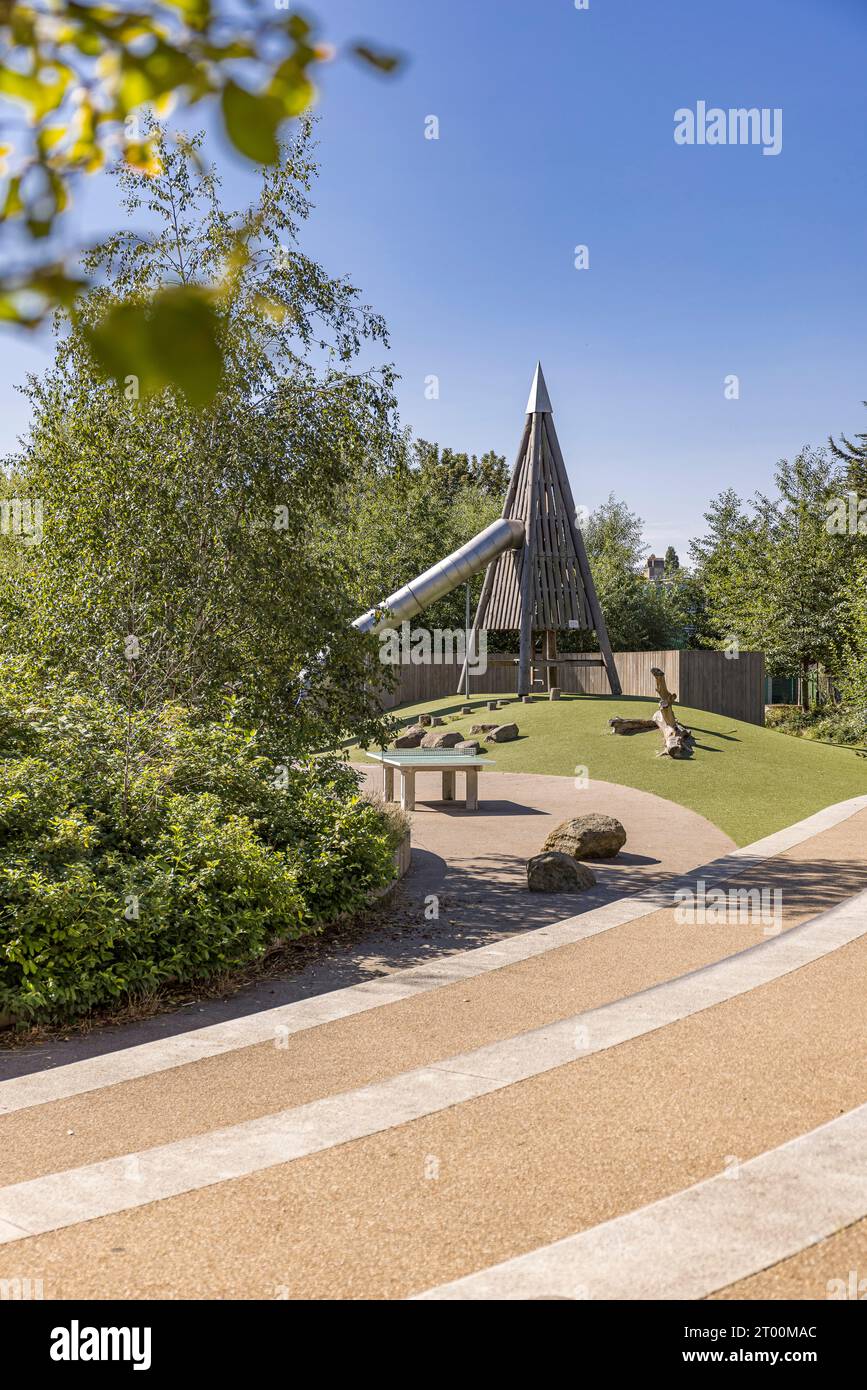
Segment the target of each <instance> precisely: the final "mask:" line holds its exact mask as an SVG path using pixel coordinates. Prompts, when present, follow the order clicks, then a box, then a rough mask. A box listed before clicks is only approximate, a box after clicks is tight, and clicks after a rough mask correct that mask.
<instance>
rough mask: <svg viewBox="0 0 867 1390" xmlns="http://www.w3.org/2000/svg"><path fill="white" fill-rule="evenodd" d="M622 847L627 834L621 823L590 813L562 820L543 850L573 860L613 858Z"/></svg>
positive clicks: (609, 817)
mask: <svg viewBox="0 0 867 1390" xmlns="http://www.w3.org/2000/svg"><path fill="white" fill-rule="evenodd" d="M625 844H626V831H625V830H624V829H623V826H622V825H621V824H620V821H619V820H615V819H614V817H613V816H602V815H599V813H598V812H596V811H592V812H591V813H590V815H587V816H573V817H572V819H571V820H564V821H562V822H561V823H560V825H558V826H557V828H556V830H552V831H551V834H550V835H549V836H548V838H547V840H546V841H545V843H544V845H543V846H542V848H543V850H549V849H550V850H558V851H560V852H562V853H563V854H571V855H572V857H573V859H613V858H614V856H615V854H618V853H619V851H620V850H622V848H623V846H624V845H625Z"/></svg>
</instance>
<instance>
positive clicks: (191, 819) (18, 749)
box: [0, 666, 396, 1020]
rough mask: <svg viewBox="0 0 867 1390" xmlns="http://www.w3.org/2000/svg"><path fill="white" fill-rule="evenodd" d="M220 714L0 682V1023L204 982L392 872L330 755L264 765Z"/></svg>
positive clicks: (369, 817)
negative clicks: (154, 714)
mask: <svg viewBox="0 0 867 1390" xmlns="http://www.w3.org/2000/svg"><path fill="white" fill-rule="evenodd" d="M233 716H234V711H233V710H232V708H231V707H230V708H229V709H228V711H227V714H226V717H225V718H224V719H223V721H222V722H220V723H209V724H206V723H202V722H196V721H195V720H194V719H192V718H191V717H190V715H189V713H188V712H187V711H186V710H185V709H183V708H182V707H181V706H179V705H172V704H169V705H166V706H165V707H164V709H163V710H162V711H161V714H160V717H159V719H158V720H154V719H153V718H149V719H144V718H141V717H139V716H130V715H129V714H128V713H127V712H126V711H124V710H123V709H122V708H120V707H119V706H116V705H112V704H109V703H108V702H106V701H102V702H100V701H98V700H96V699H94V698H92V697H87V696H84V695H81V694H76V693H75V691H74V688H73V686H72V684H71V683H66V684H63V683H58V684H56V685H54V686H51V687H48V688H46V689H44V690H43V691H41V692H40V693H39V695H38V698H34V696H33V692H32V689H31V688H29V686H28V683H27V682H25V681H23V680H22V679H21V678H20V673H19V674H17V675H16V673H14V672H12V671H11V670H10V668H9V667H8V666H7V667H6V668H5V670H4V671H3V672H2V676H0V1013H2V1012H8V1013H12V1014H13V1015H15V1016H16V1017H19V1018H32V1019H39V1020H43V1019H46V1020H47V1019H66V1018H70V1017H73V1016H76V1015H81V1014H84V1013H87V1012H89V1011H90V1010H92V1009H94V1008H98V1007H104V1006H106V1005H108V1004H111V1003H118V1002H124V1001H126V1000H127V999H129V998H130V997H132V996H135V995H141V994H143V993H147V992H152V991H153V990H155V989H157V988H158V987H159V986H161V985H163V984H165V983H166V982H169V981H179V982H182V981H187V982H189V981H197V980H198V981H204V980H208V979H213V978H214V977H217V976H220V975H222V974H224V973H226V972H228V971H231V970H233V969H236V968H237V967H239V966H241V965H243V964H245V963H247V962H250V961H253V960H255V959H257V958H259V957H261V956H262V955H263V954H264V953H265V951H266V950H267V949H268V948H269V947H270V946H272V945H273V944H275V943H277V942H279V941H285V940H289V939H291V938H294V937H299V936H301V935H303V934H305V933H309V932H314V931H317V930H318V929H319V928H320V927H321V925H322V924H323V923H325V922H327V921H328V920H330V919H333V918H334V917H335V916H336V915H338V914H339V913H341V912H344V911H347V910H351V909H353V908H356V907H358V906H359V905H361V904H362V903H363V902H364V901H365V900H366V898H367V896H368V894H369V893H370V892H371V891H372V890H374V889H376V888H378V887H380V886H382V885H384V884H386V883H388V881H389V880H390V878H391V877H392V875H393V867H392V851H393V848H394V845H395V839H396V830H395V827H394V825H393V824H392V823H391V822H390V821H389V820H388V819H387V818H386V817H385V816H384V814H383V813H382V811H381V810H379V809H377V808H376V807H375V806H374V805H372V804H371V803H369V802H367V801H364V800H363V799H362V798H361V797H360V795H359V792H358V785H357V780H356V777H355V775H354V774H353V773H352V771H351V770H350V769H349V768H348V767H346V765H345V764H341V763H338V762H335V761H334V760H330V759H320V760H315V761H308V762H299V763H294V764H292V765H288V764H287V765H280V764H278V765H276V766H275V764H274V762H273V761H272V760H271V759H269V758H266V757H264V756H263V755H262V752H261V748H260V745H259V742H258V739H257V736H256V734H255V733H254V732H252V731H250V730H248V729H244V728H242V727H239V726H238V724H237V723H236V720H235V718H234V717H233Z"/></svg>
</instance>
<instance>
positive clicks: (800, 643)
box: [693, 449, 851, 709]
mask: <svg viewBox="0 0 867 1390" xmlns="http://www.w3.org/2000/svg"><path fill="white" fill-rule="evenodd" d="M774 481H775V483H776V486H777V496H775V497H768V496H765V495H763V494H759V495H758V496H757V497H756V499H755V504H754V512H753V515H752V516H747V515H745V514H744V512H743V510H742V508H741V503H740V501H739V499H738V498H736V497H735V495H734V494H733V493H731V492H728V493H724V494H723V495H722V496H721V497H720V498H719V499H717V502H716V503H715V504H713V505H712V507H711V511H710V512H709V513H708V514H707V516H708V519H709V520H710V522H711V532H710V535H709V536H707V537H705V538H704V539H703V540H702V541H700V542H697V543H695V544H694V546H693V552H694V553H695V554H696V555H697V556H698V558H699V561H700V565H701V577H702V579H703V582H704V584H705V587H706V591H707V595H708V609H709V616H710V619H711V623H712V625H713V627H714V628H715V630H716V632H717V633H718V634H719V636H720V638H721V640H723V641H728V640H731V639H732V638H734V639H736V640H737V641H738V642H739V643H740V645H741V646H744V647H749V648H753V649H755V650H757V651H764V653H765V656H766V659H767V664H768V671H769V673H770V674H771V675H797V676H798V677H799V679H800V692H801V694H800V699H801V704H802V706H803V708H804V709H808V708H809V694H808V691H809V685H808V679H809V674H810V669H811V667H813V666H815V665H819V664H821V665H822V666H824V667H826V668H827V669H828V670H829V671H831V672H832V673H834V672H837V671H838V670H839V668H840V660H841V654H842V651H843V648H844V645H845V637H846V631H847V608H848V603H849V598H848V583H847V579H848V575H849V573H850V570H851V548H850V547H847V546H846V545H840V544H839V541H840V540H841V538H840V537H837V536H833V535H830V534H829V533H828V530H827V529H826V525H825V522H826V517H827V510H826V505H825V504H826V500H827V498H828V496H829V495H830V494H831V492H832V491H833V488H834V473H833V466H832V464H831V462H830V460H829V459H828V457H827V455H826V454H825V453H824V451H822V450H812V449H805V450H803V451H802V452H801V453H800V454H799V455H798V456H797V457H796V458H795V459H794V460H792V461H791V462H790V461H788V460H786V459H783V460H781V462H780V463H779V464H778V466H777V469H776V472H775V475H774Z"/></svg>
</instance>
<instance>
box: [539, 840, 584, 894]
mask: <svg viewBox="0 0 867 1390" xmlns="http://www.w3.org/2000/svg"><path fill="white" fill-rule="evenodd" d="M595 882H596V878H595V876H594V875H593V874H592V873H591V872H590V870H589V869H588V868H586V867H585V865H583V864H579V863H578V860H577V859H573V858H572V855H571V854H561V853H560V852H559V851H557V850H543V852H542V853H541V854H534V855H533V858H532V859H529V860H528V861H527V887H528V888H529V890H530V892H531V893H580V892H582V891H583V890H584V889H585V888H592V887H593V885H594V883H595Z"/></svg>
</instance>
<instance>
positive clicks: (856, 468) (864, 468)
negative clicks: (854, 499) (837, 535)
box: [828, 401, 867, 497]
mask: <svg viewBox="0 0 867 1390" xmlns="http://www.w3.org/2000/svg"><path fill="white" fill-rule="evenodd" d="M861 404H862V405H864V406H867V401H862V402H861ZM828 445H829V448H830V450H831V456H832V458H834V459H835V460H836V461H837V462H838V463H840V464H842V469H841V470H840V472H841V478H840V481H841V484H842V485H843V487H845V488H846V489H847V490H849V489H851V491H853V492H856V493H858V495H859V496H860V497H867V433H864V434H856V436H855V439H854V442H853V441H852V440H850V439H847V438H846V436H845V434H841V436H840V440H839V442H837V441H836V440H835V439H834V438H833V436H830V437H829V439H828Z"/></svg>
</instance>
